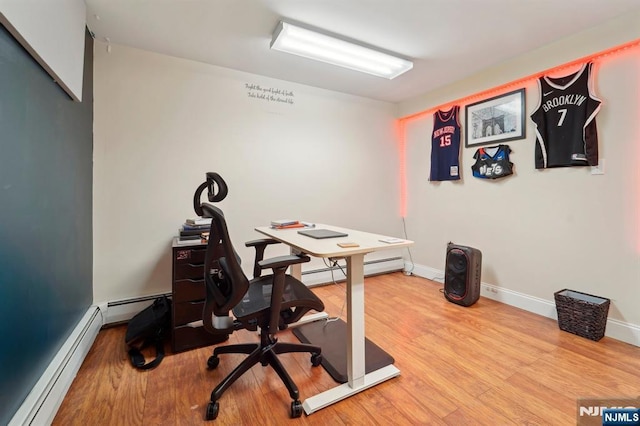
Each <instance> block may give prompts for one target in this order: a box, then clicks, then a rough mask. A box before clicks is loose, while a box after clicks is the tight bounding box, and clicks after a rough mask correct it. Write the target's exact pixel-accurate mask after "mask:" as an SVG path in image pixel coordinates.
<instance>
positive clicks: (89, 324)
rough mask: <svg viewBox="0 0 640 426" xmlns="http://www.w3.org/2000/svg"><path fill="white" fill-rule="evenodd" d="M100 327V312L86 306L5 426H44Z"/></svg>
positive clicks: (53, 414) (51, 417)
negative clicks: (85, 311) (78, 320)
mask: <svg viewBox="0 0 640 426" xmlns="http://www.w3.org/2000/svg"><path fill="white" fill-rule="evenodd" d="M102 325H103V319H102V313H101V312H100V309H99V308H98V307H97V306H90V307H89V309H88V310H87V313H86V314H85V315H84V316H83V317H82V319H81V320H80V322H78V324H77V325H76V327H75V328H74V330H73V332H72V333H71V335H70V336H69V337H68V338H67V340H66V341H65V342H64V344H63V345H62V347H61V348H60V350H59V351H58V353H57V354H56V356H55V357H54V358H53V360H52V361H51V363H50V364H49V366H48V367H47V369H46V370H45V372H44V373H43V374H42V376H40V379H39V380H38V382H37V383H36V384H35V386H34V387H33V389H31V392H29V395H27V398H26V399H25V400H24V402H23V403H22V405H21V406H20V408H19V409H18V411H16V413H15V414H14V416H13V418H12V419H11V421H10V422H9V426H18V425H20V426H22V425H48V424H51V422H53V419H54V417H55V415H56V413H57V411H58V408H60V404H62V400H63V399H64V397H65V395H66V394H67V391H68V390H69V387H70V386H71V383H72V382H73V379H74V378H75V377H76V374H77V373H78V370H79V369H80V366H81V365H82V362H83V361H84V358H85V357H86V356H87V353H88V352H89V349H90V348H91V346H92V345H93V342H94V341H95V339H96V336H97V335H98V332H99V331H100V328H101V327H102Z"/></svg>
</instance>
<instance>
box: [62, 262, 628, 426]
mask: <svg viewBox="0 0 640 426" xmlns="http://www.w3.org/2000/svg"><path fill="white" fill-rule="evenodd" d="M365 282H366V285H365V297H366V334H367V336H368V337H369V338H370V339H371V340H372V341H373V342H375V343H377V344H378V345H379V346H381V347H382V348H384V349H385V350H386V351H388V352H389V353H390V354H391V355H392V356H393V357H394V358H395V365H396V366H397V367H398V368H399V369H400V371H401V375H400V377H397V378H394V379H392V380H389V381H387V382H384V383H382V384H380V385H378V386H376V387H374V388H371V389H369V390H366V391H364V392H362V393H359V394H357V395H355V396H353V397H351V398H348V399H346V400H344V401H341V402H339V403H337V404H334V405H332V406H329V407H327V408H324V409H322V410H320V411H318V412H316V413H314V414H312V415H310V416H306V415H304V414H303V415H302V417H301V418H298V419H290V418H289V410H290V402H291V400H290V398H289V395H288V392H287V391H286V390H285V388H284V386H282V385H281V382H280V380H279V378H278V377H277V375H276V374H275V372H274V371H273V370H271V369H270V368H263V367H261V366H256V367H254V368H253V369H252V370H250V372H248V373H247V374H245V375H244V376H243V377H242V378H241V379H240V380H239V381H238V382H236V383H235V384H234V385H233V386H232V387H231V388H230V389H229V390H228V391H227V392H226V393H225V394H224V396H223V397H222V399H221V400H220V414H219V416H218V418H217V419H216V420H215V421H213V422H205V421H204V412H205V407H206V405H207V402H208V400H209V395H210V393H211V390H212V389H213V387H214V386H215V385H216V384H217V382H218V381H219V380H220V379H221V378H222V377H224V376H226V375H227V374H228V373H229V372H230V371H231V369H232V368H233V367H234V366H235V365H236V364H237V363H239V362H240V360H241V356H239V355H226V356H225V355H223V356H221V357H220V366H219V367H218V368H217V369H216V370H207V368H206V362H207V358H208V357H209V355H210V354H211V350H212V347H208V348H201V349H196V350H191V351H187V352H183V353H179V354H171V353H169V354H168V355H167V356H166V358H165V359H164V361H163V362H162V364H161V365H160V366H159V367H158V368H156V369H155V370H152V371H148V372H141V371H136V370H134V369H133V368H132V367H131V366H130V365H129V363H128V362H129V361H128V359H127V356H126V352H125V348H124V343H123V341H124V333H125V328H124V327H123V326H120V327H113V328H107V329H104V330H102V331H101V332H100V333H99V335H98V338H97V340H96V342H95V344H94V346H93V348H92V349H91V351H90V352H89V354H88V356H87V358H86V359H85V361H84V364H83V365H82V367H81V369H80V372H79V374H78V376H77V378H76V379H75V381H74V382H73V384H72V386H71V388H70V390H69V392H68V394H67V396H66V398H65V400H64V402H63V404H62V406H61V407H60V410H59V411H58V414H57V416H56V418H55V420H54V423H53V424H54V425H64V426H66V425H127V426H133V425H200V424H217V425H252V426H253V425H261V426H264V425H282V424H292V425H293V424H295V425H394V426H398V425H428V424H435V425H440V424H447V425H456V426H459V425H491V426H495V425H510V424H515V425H523V424H527V425H532V424H540V425H574V424H576V412H577V408H576V399H577V398H580V397H598V398H599V397H633V398H636V397H638V396H639V395H640V348H638V347H635V346H632V345H629V344H626V343H622V342H619V341H616V340H613V339H610V338H607V337H605V338H603V339H602V340H600V341H599V342H593V341H591V340H588V339H585V338H582V337H578V336H575V335H572V334H570V333H566V332H563V331H560V330H559V329H558V326H557V323H556V322H555V321H553V320H551V319H548V318H544V317H541V316H538V315H534V314H531V313H529V312H526V311H522V310H520V309H517V308H513V307H510V306H507V305H504V304H501V303H498V302H495V301H492V300H489V299H485V298H481V299H480V301H479V302H478V303H476V304H475V305H473V306H471V307H469V308H464V307H461V306H458V305H454V304H452V303H449V302H447V301H446V300H445V299H444V297H443V294H442V292H441V287H442V285H441V284H439V283H436V282H432V281H428V280H425V279H422V278H418V277H407V276H404V275H403V274H401V273H394V274H387V275H381V276H377V277H371V278H367V279H366V280H365ZM314 291H315V292H316V293H317V294H318V295H319V296H320V297H321V298H322V300H323V301H324V303H325V305H326V308H327V312H328V313H329V314H330V315H339V314H340V311H341V307H342V306H343V303H344V299H345V290H344V284H339V285H329V286H324V287H316V288H315V289H314ZM343 318H346V312H344V315H343ZM256 337H257V336H256V335H255V334H254V333H248V332H245V331H242V332H236V333H234V334H233V335H232V336H231V338H230V342H240V341H250V340H256ZM280 339H281V340H283V341H284V340H286V341H296V339H295V337H294V336H293V335H292V334H291V332H290V331H289V330H287V331H285V332H284V333H282V334H281V338H280ZM281 359H282V360H283V363H284V365H285V367H286V368H287V370H288V371H289V373H290V374H291V375H292V377H293V378H294V380H295V381H296V383H297V384H298V386H299V388H300V393H301V399H302V400H304V399H305V398H307V397H309V396H312V395H314V394H316V393H318V392H321V391H323V390H325V389H328V388H330V387H333V386H335V385H336V383H335V382H333V380H332V379H331V377H330V376H329V375H328V374H327V373H326V372H325V371H324V369H323V368H322V367H317V368H312V367H311V365H310V360H309V356H308V355H307V354H287V355H282V356H281Z"/></svg>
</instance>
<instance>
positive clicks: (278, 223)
mask: <svg viewBox="0 0 640 426" xmlns="http://www.w3.org/2000/svg"><path fill="white" fill-rule="evenodd" d="M297 223H298V221H297V220H293V219H279V220H272V221H271V226H288V225H295V224H297Z"/></svg>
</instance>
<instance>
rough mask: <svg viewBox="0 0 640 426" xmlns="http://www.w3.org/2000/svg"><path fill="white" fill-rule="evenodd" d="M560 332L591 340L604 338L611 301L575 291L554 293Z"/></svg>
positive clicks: (565, 290)
mask: <svg viewBox="0 0 640 426" xmlns="http://www.w3.org/2000/svg"><path fill="white" fill-rule="evenodd" d="M554 297H555V300H556V310H557V312H558V326H559V327H560V330H564V331H568V332H569V333H573V334H577V335H578V336H582V337H586V338H587V339H591V340H596V341H598V340H600V339H602V338H603V337H604V331H605V329H606V327H607V315H608V314H609V299H605V298H603V297H598V296H593V295H591V294H587V293H581V292H579V291H574V290H568V289H564V290H560V291H558V292H556V293H554Z"/></svg>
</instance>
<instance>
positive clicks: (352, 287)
mask: <svg viewBox="0 0 640 426" xmlns="http://www.w3.org/2000/svg"><path fill="white" fill-rule="evenodd" d="M315 229H330V230H334V231H339V232H344V233H346V234H348V236H346V237H337V238H326V239H315V238H311V237H307V236H304V235H300V234H298V231H299V230H300V229H296V228H293V229H273V228H271V227H268V226H263V227H257V228H255V230H256V231H258V232H259V233H261V234H264V235H266V236H268V237H270V238H273V239H275V240H277V241H280V242H281V243H284V244H287V245H288V246H289V247H290V248H291V253H293V254H301V253H304V254H308V255H311V256H316V257H324V258H336V259H342V258H344V259H345V260H346V263H347V342H346V345H347V383H344V384H342V385H339V386H337V387H334V388H332V389H329V390H327V391H324V392H322V393H320V394H318V395H315V396H312V397H310V398H307V399H306V400H305V401H304V403H303V404H302V406H303V408H304V411H305V412H306V413H307V415H308V414H311V413H313V412H315V411H318V410H320V409H322V408H324V407H326V406H328V405H331V404H333V403H335V402H338V401H340V400H342V399H345V398H347V397H349V396H351V395H354V394H356V393H358V392H361V391H363V390H365V389H368V388H370V387H372V386H375V385H377V384H378V383H381V382H384V381H385V380H388V379H391V378H393V377H396V376H398V375H399V374H400V370H399V369H397V368H396V367H395V366H394V365H393V364H391V365H387V366H385V367H382V368H380V369H378V370H375V371H372V372H370V373H367V374H365V335H364V256H365V255H366V254H367V253H371V252H374V251H379V250H389V249H396V248H400V247H406V246H410V245H411V244H413V241H409V240H402V241H401V242H397V243H393V244H389V243H385V242H382V241H380V240H381V239H384V238H388V236H385V235H379V234H372V233H369V232H362V231H356V230H353V229H345V228H339V227H336V226H330V225H321V224H317V225H316V227H315ZM344 242H352V243H357V244H358V247H348V248H341V247H339V246H338V243H344ZM290 273H291V275H293V276H294V277H296V278H298V279H300V277H301V275H302V266H301V265H300V264H298V265H293V266H292V269H291V272H290Z"/></svg>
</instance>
